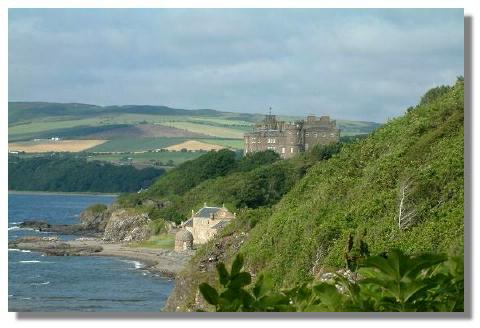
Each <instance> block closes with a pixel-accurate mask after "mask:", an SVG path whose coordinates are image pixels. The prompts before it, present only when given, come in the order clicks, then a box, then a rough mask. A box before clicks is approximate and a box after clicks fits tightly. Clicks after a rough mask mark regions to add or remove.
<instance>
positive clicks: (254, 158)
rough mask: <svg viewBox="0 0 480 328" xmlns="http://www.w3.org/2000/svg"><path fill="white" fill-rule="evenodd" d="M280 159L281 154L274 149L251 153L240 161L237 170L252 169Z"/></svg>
mask: <svg viewBox="0 0 480 328" xmlns="http://www.w3.org/2000/svg"><path fill="white" fill-rule="evenodd" d="M279 159H280V155H278V154H277V153H276V152H274V151H273V150H267V151H261V152H257V153H250V154H247V155H246V156H245V157H243V158H242V159H241V160H240V161H239V162H238V165H237V168H236V171H240V172H246V171H251V170H252V169H255V168H257V167H259V166H261V165H266V164H272V163H274V162H276V161H278V160H279Z"/></svg>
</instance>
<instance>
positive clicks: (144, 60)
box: [8, 9, 464, 122]
mask: <svg viewBox="0 0 480 328" xmlns="http://www.w3.org/2000/svg"><path fill="white" fill-rule="evenodd" d="M463 22H464V21H463V10H462V9H393V10H372V9H362V10H360V9H10V10H9V23H8V26H9V49H8V54H9V66H8V67H9V101H50V102H77V103H89V104H96V105H127V104H130V105H132V104H135V105H166V106H170V107H175V108H187V109H198V108H211V109H217V110H224V111H233V112H249V113H267V112H268V108H269V107H272V112H273V113H274V114H279V115H307V114H316V115H330V116H332V117H334V118H337V119H352V120H363V121H376V122H385V121H386V120H388V119H390V118H393V117H396V116H399V115H402V114H403V113H404V112H405V110H406V108H408V107H409V106H412V105H415V104H417V103H418V101H419V99H420V97H421V96H422V95H423V94H424V93H425V92H426V91H427V90H428V89H430V88H432V87H435V86H438V85H442V84H453V83H454V82H455V80H456V77H457V76H459V75H464V73H463V71H464V66H463V65H464V35H463V34H464V26H463Z"/></svg>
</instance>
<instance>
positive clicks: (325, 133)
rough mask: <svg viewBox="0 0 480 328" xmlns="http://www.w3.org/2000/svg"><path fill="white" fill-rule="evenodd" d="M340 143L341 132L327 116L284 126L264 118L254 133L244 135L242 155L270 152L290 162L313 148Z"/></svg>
mask: <svg viewBox="0 0 480 328" xmlns="http://www.w3.org/2000/svg"><path fill="white" fill-rule="evenodd" d="M339 141H340V130H339V129H338V128H337V127H336V122H335V121H332V120H330V117H328V116H321V117H320V118H317V117H315V116H313V115H311V116H308V117H307V118H306V119H305V120H302V121H296V122H292V123H287V122H285V121H277V120H276V118H275V116H274V115H267V116H266V117H265V119H264V120H263V121H262V122H261V123H259V124H257V125H256V126H255V128H254V131H253V132H250V133H246V134H245V135H244V143H245V146H244V153H245V154H248V153H254V152H259V151H265V150H273V151H275V152H277V153H278V154H279V155H280V156H281V157H282V158H290V157H293V156H295V155H296V154H298V153H299V152H303V151H307V150H309V149H311V148H312V147H313V146H315V145H317V144H320V145H326V144H330V143H336V142H339Z"/></svg>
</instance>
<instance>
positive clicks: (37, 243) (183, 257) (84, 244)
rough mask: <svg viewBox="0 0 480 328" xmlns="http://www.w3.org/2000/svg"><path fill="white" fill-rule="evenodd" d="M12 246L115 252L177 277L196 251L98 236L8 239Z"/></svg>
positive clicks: (51, 251) (50, 251) (53, 252)
mask: <svg viewBox="0 0 480 328" xmlns="http://www.w3.org/2000/svg"><path fill="white" fill-rule="evenodd" d="M8 248H9V249H19V250H29V251H35V252H40V253H44V254H46V255H49V256H112V257H121V258H125V259H130V260H135V261H139V262H141V263H143V264H144V265H145V266H144V267H143V268H144V269H146V270H148V271H150V272H152V273H160V274H163V275H165V276H168V277H171V278H175V277H176V275H177V274H178V273H179V272H180V271H181V270H182V269H183V267H184V266H185V264H186V263H187V262H188V260H189V259H190V257H191V256H192V255H193V252H175V251H173V250H168V249H160V248H146V247H132V246H129V245H128V244H127V243H121V242H105V241H103V240H101V239H99V238H78V239H76V240H71V241H65V240H61V239H59V238H58V237H57V236H53V237H34V236H31V237H22V238H18V239H15V240H12V241H10V242H9V243H8Z"/></svg>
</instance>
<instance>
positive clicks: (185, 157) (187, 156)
mask: <svg viewBox="0 0 480 328" xmlns="http://www.w3.org/2000/svg"><path fill="white" fill-rule="evenodd" d="M202 154H204V153H200V152H171V151H167V152H158V153H154V152H147V153H138V154H133V153H127V154H91V155H88V159H89V160H96V161H107V162H125V163H131V164H145V165H152V164H154V163H155V162H156V161H158V162H162V163H164V164H167V163H168V161H172V162H173V165H178V164H181V163H183V162H185V161H189V160H191V159H195V158H197V157H199V156H201V155H202ZM128 158H131V160H130V159H128Z"/></svg>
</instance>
